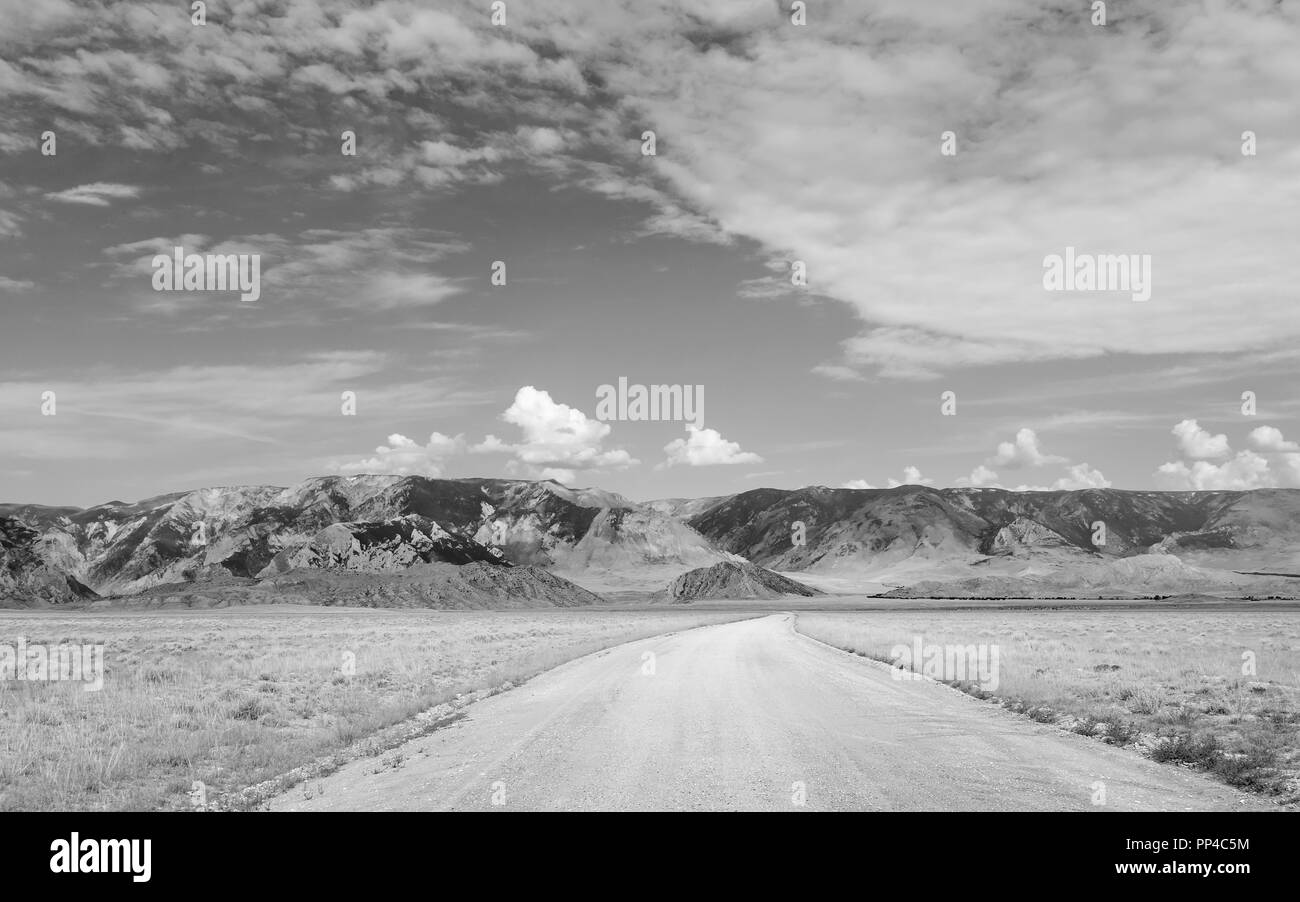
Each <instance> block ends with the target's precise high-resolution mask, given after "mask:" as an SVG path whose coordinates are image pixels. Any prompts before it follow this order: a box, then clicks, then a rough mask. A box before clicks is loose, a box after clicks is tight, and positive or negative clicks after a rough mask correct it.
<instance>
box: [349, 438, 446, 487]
mask: <svg viewBox="0 0 1300 902" xmlns="http://www.w3.org/2000/svg"><path fill="white" fill-rule="evenodd" d="M464 448H465V437H464V436H463V435H457V436H454V437H453V436H446V435H443V434H442V433H440V432H435V433H433V434H432V435H430V436H429V441H428V444H425V445H421V444H420V443H419V442H416V441H414V440H412V439H409V438H407V437H406V436H404V435H401V434H399V433H393V434H392V435H390V436H389V437H388V441H387V443H386V444H383V445H380V446H379V447H378V448H376V449H375V456H374V457H371V458H367V459H366V460H359V461H356V462H355V463H350V464H344V465H342V466H341V467H338V471H339V472H340V473H343V474H345V475H353V474H362V473H373V474H379V475H385V476H441V475H442V471H443V465H444V463H445V462H446V459H447V458H448V457H450V456H451V455H453V454H455V453H458V452H460V451H463V450H464Z"/></svg>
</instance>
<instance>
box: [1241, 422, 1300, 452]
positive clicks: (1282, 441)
mask: <svg viewBox="0 0 1300 902" xmlns="http://www.w3.org/2000/svg"><path fill="white" fill-rule="evenodd" d="M1250 441H1251V444H1253V445H1254V446H1255V447H1256V448H1258V449H1259V450H1260V451H1274V452H1290V451H1300V443H1297V442H1290V441H1287V440H1286V438H1284V437H1283V435H1282V430H1281V429H1278V428H1277V427H1275V426H1260V427H1258V428H1256V429H1252V430H1251V433H1250Z"/></svg>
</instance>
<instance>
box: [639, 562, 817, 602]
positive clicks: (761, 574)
mask: <svg viewBox="0 0 1300 902" xmlns="http://www.w3.org/2000/svg"><path fill="white" fill-rule="evenodd" d="M664 594H665V595H666V596H667V597H668V598H670V599H671V600H672V601H673V602H674V603H684V602H689V601H695V600H696V599H701V598H781V597H783V596H786V595H802V596H804V597H812V596H814V595H825V594H826V593H824V592H821V591H819V590H817V589H814V588H812V587H811V586H805V585H804V584H803V583H798V582H795V581H794V580H792V579H787V578H786V577H784V576H782V575H781V574H779V573H773V572H772V571H771V570H765V569H763V568H762V567H759V566H756V565H754V564H750V563H748V562H741V563H735V562H733V561H723V562H722V563H720V564H714V565H713V566H712V567H700V568H699V569H696V570H691V571H689V572H687V573H683V574H682V575H681V576H679V577H677V578H676V579H675V580H673V581H672V584H671V585H669V586H668V588H667V589H666V590H665V591H664Z"/></svg>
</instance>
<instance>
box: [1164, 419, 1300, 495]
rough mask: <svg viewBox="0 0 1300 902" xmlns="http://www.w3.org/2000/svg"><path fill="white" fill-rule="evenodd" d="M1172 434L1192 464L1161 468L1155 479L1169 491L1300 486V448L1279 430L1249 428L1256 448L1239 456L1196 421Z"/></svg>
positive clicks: (1178, 462)
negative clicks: (1170, 489) (1176, 437)
mask: <svg viewBox="0 0 1300 902" xmlns="http://www.w3.org/2000/svg"><path fill="white" fill-rule="evenodd" d="M1173 431H1174V434H1175V435H1176V436H1178V439H1179V449H1180V450H1181V451H1182V452H1183V455H1184V456H1185V457H1186V458H1188V460H1174V461H1168V462H1166V463H1163V464H1161V465H1160V466H1159V468H1157V470H1156V477H1157V479H1158V480H1159V481H1160V482H1161V484H1162V485H1164V486H1166V487H1168V488H1173V489H1184V490H1188V489H1190V490H1196V491H1206V490H1216V489H1217V490H1223V491H1244V490H1247V489H1262V488H1274V487H1279V486H1281V487H1287V488H1300V445H1297V443H1296V442H1292V441H1288V440H1287V439H1286V437H1285V436H1284V435H1283V434H1282V431H1281V430H1280V429H1278V428H1277V427H1275V426H1259V427H1257V428H1255V429H1253V430H1251V432H1250V434H1249V436H1248V438H1249V440H1250V442H1251V444H1253V445H1254V446H1255V449H1256V450H1242V451H1238V452H1236V453H1235V454H1234V453H1232V450H1231V448H1230V447H1229V445H1228V440H1227V437H1226V436H1224V435H1210V434H1209V433H1208V432H1206V431H1205V430H1203V429H1201V428H1200V427H1199V426H1198V425H1197V424H1196V421H1195V420H1183V421H1182V422H1181V423H1179V424H1178V425H1177V426H1175V427H1174V430H1173ZM1207 458H1210V459H1207ZM1216 461H1218V462H1216Z"/></svg>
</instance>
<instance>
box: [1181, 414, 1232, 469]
mask: <svg viewBox="0 0 1300 902" xmlns="http://www.w3.org/2000/svg"><path fill="white" fill-rule="evenodd" d="M1173 433H1174V435H1175V436H1177V437H1178V447H1179V449H1180V450H1181V451H1182V452H1183V456H1184V457H1190V458H1191V459H1193V460H1221V459H1222V458H1225V457H1227V456H1228V455H1229V454H1231V453H1232V448H1230V447H1229V446H1228V437H1227V436H1226V435H1224V434H1223V433H1219V434H1218V435H1212V434H1210V432H1209V431H1208V430H1205V429H1202V428H1201V426H1200V424H1199V423H1197V422H1196V421H1195V420H1183V421H1182V422H1181V423H1179V424H1178V425H1176V426H1174V428H1173Z"/></svg>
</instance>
